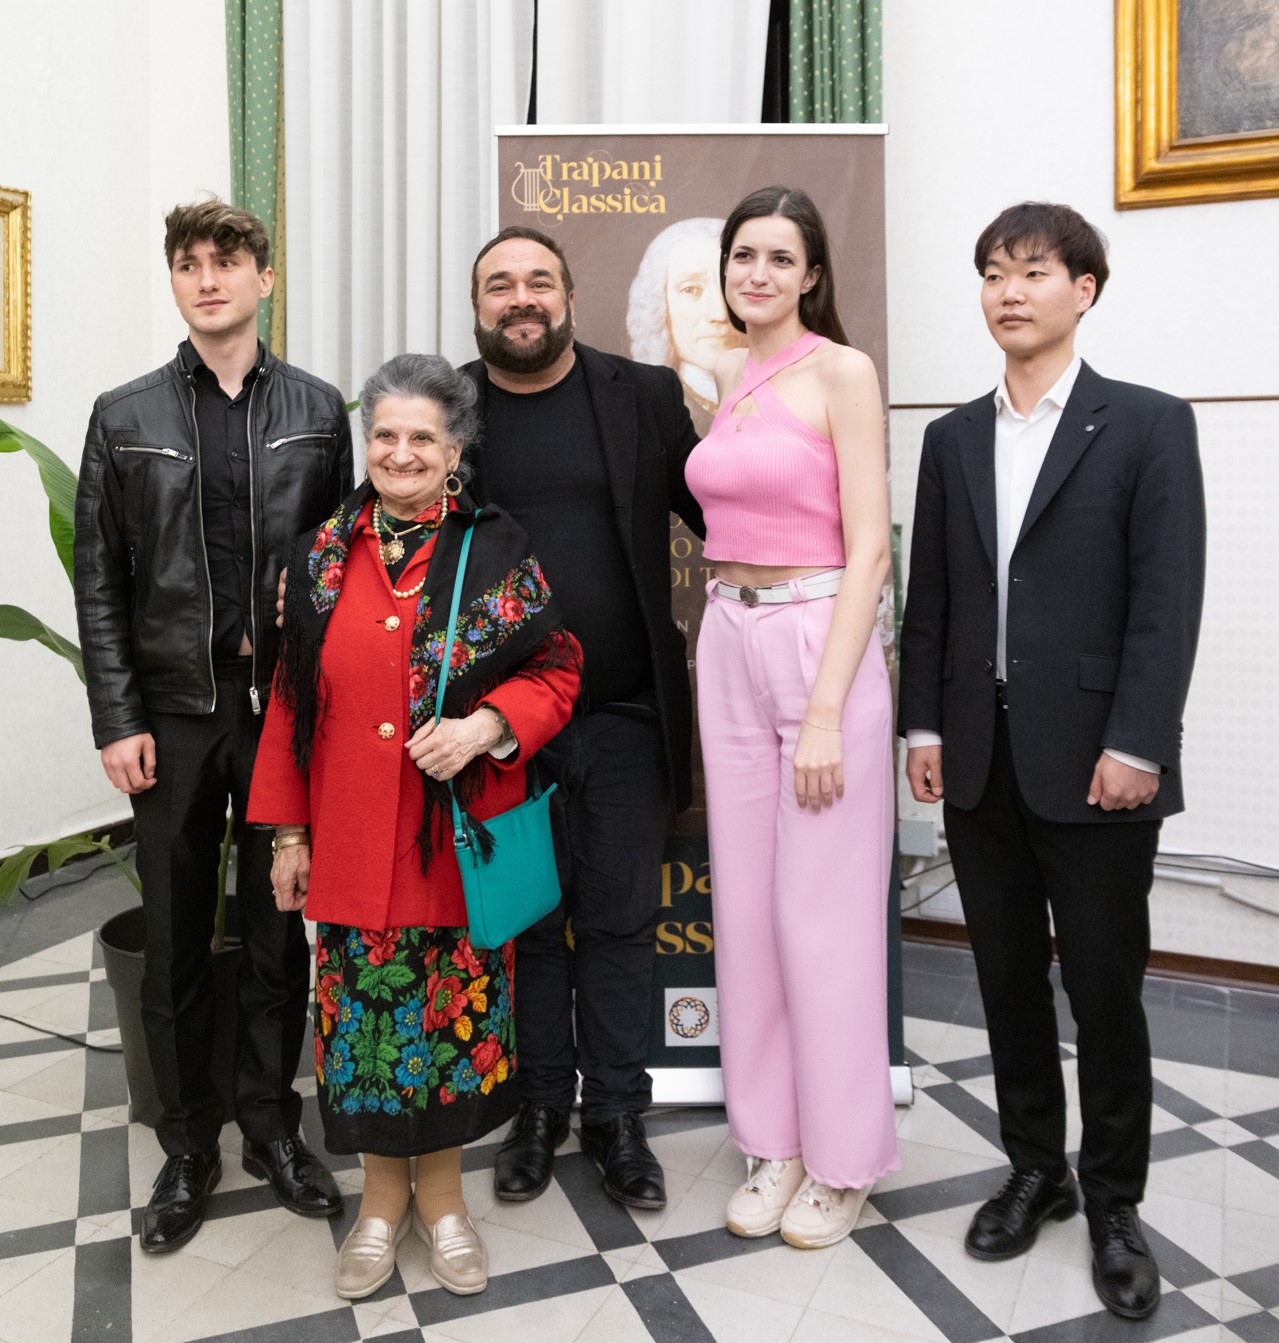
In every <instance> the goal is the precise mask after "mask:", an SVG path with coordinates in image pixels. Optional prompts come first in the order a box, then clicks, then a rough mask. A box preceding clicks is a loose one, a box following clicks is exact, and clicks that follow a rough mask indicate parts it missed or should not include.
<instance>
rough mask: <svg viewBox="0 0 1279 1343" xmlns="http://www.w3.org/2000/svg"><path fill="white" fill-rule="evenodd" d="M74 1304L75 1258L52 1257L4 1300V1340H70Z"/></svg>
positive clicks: (0, 1333) (0, 1306) (0, 1324)
mask: <svg viewBox="0 0 1279 1343" xmlns="http://www.w3.org/2000/svg"><path fill="white" fill-rule="evenodd" d="M74 1304H75V1255H74V1254H71V1253H66V1254H55V1255H52V1256H50V1257H49V1259H48V1262H47V1263H45V1264H44V1265H43V1267H41V1268H40V1269H38V1270H37V1271H36V1272H35V1273H32V1274H31V1275H30V1276H28V1277H24V1278H23V1279H22V1280H21V1281H20V1282H18V1283H16V1284H15V1285H14V1286H12V1287H11V1288H10V1289H9V1290H8V1291H7V1292H5V1293H4V1295H3V1296H0V1340H2V1341H3V1343H32V1340H34V1339H41V1340H44V1339H49V1340H54V1339H57V1340H62V1339H68V1338H70V1337H71V1316H72V1311H73V1309H74Z"/></svg>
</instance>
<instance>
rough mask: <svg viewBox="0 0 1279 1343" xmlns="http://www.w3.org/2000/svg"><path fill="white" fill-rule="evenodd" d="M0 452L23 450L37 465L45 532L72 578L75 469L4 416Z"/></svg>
mask: <svg viewBox="0 0 1279 1343" xmlns="http://www.w3.org/2000/svg"><path fill="white" fill-rule="evenodd" d="M0 452H25V453H27V454H28V456H30V457H31V458H32V459H33V460H34V461H35V464H36V466H38V467H39V468H40V483H41V484H42V485H43V486H44V492H45V495H46V496H47V497H48V500H49V535H50V536H52V537H53V544H54V546H55V547H56V548H57V552H58V558H59V559H60V560H61V561H62V567H63V568H64V569H65V570H66V571H67V578H68V579H70V580H72V581H74V568H73V565H74V561H73V559H72V553H71V552H72V542H73V540H74V537H75V492H76V478H75V472H73V471H72V470H71V468H70V467H69V466H68V465H67V464H66V462H64V461H63V460H62V458H61V457H59V456H58V454H57V453H56V452H54V451H53V449H52V448H47V447H45V445H44V444H43V443H41V442H40V440H39V439H36V438H32V437H31V435H30V434H24V433H23V432H22V430H21V429H18V428H16V427H15V426H14V425H12V424H9V423H7V422H6V421H4V420H0Z"/></svg>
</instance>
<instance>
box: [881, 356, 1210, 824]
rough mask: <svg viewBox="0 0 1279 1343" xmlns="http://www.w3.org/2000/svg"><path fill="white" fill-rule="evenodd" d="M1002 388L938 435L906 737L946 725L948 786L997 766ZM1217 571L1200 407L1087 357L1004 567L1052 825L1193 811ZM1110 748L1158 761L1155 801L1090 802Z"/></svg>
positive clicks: (1015, 671)
mask: <svg viewBox="0 0 1279 1343" xmlns="http://www.w3.org/2000/svg"><path fill="white" fill-rule="evenodd" d="M995 564H996V523H995V403H994V397H993V395H987V396H984V397H982V398H980V399H979V400H977V401H973V402H971V403H969V404H968V405H967V406H961V407H960V408H959V409H958V410H954V411H952V412H951V413H950V414H949V415H945V416H943V417H942V418H941V419H939V420H935V421H934V422H933V423H932V424H930V425H929V426H928V430H927V432H926V433H925V436H924V447H923V456H922V458H921V461H920V467H919V487H918V492H917V494H916V500H915V529H914V536H913V539H912V543H911V561H910V586H909V589H908V596H907V602H906V611H905V616H904V619H903V624H902V639H901V695H900V701H899V714H898V725H899V729H900V730H901V731H902V732H905V731H907V730H908V729H912V728H923V729H929V730H932V731H935V732H939V733H941V735H942V739H943V745H942V777H943V782H944V785H945V796H946V800H947V801H948V802H950V803H952V804H953V805H954V806H957V807H960V808H962V809H965V810H967V809H971V808H972V807H975V806H976V805H977V803H978V802H979V801H980V800H981V796H982V793H983V791H984V789H985V786H986V778H987V775H988V773H989V770H990V759H991V749H992V743H993V739H994V727H995V713H996V708H995V693H994V685H993V682H994V672H995V651H996V650H995V644H996V638H997V622H998V612H997V588H996V569H995ZM1203 583H1204V500H1203V478H1202V474H1201V471H1200V467H1199V453H1198V446H1197V437H1196V433H1195V420H1194V415H1193V413H1192V411H1191V409H1190V407H1189V406H1188V405H1187V404H1186V403H1185V402H1184V401H1179V400H1177V399H1176V398H1175V397H1171V396H1167V395H1166V394H1164V393H1162V392H1156V391H1153V390H1152V389H1151V388H1149V387H1138V386H1135V385H1134V384H1132V383H1124V382H1113V381H1111V380H1110V379H1109V378H1102V377H1099V376H1098V375H1097V374H1096V373H1095V372H1093V370H1092V369H1091V368H1089V367H1088V365H1087V364H1083V365H1082V367H1081V368H1080V371H1079V376H1078V379H1077V381H1076V382H1075V386H1074V389H1073V391H1072V392H1071V396H1070V399H1069V401H1068V402H1067V404H1066V406H1065V408H1064V410H1063V411H1062V416H1061V421H1060V423H1059V424H1058V426H1057V431H1056V433H1055V434H1054V435H1053V440H1052V443H1051V445H1050V446H1049V449H1048V454H1047V456H1046V458H1045V459H1044V465H1043V468H1042V469H1041V471H1040V473H1039V478H1038V480H1037V481H1036V483H1035V487H1034V491H1033V492H1032V494H1031V498H1030V504H1029V506H1028V507H1027V509H1026V517H1025V521H1024V522H1023V524H1022V528H1021V532H1020V534H1019V536H1018V539H1017V542H1016V545H1015V547H1014V549H1013V552H1012V557H1011V561H1010V563H1009V585H1008V586H1009V592H1008V628H1007V668H1006V675H1007V680H1008V686H1007V695H1008V727H1009V733H1010V740H1011V743H1012V751H1013V761H1014V766H1015V769H1016V773H1017V782H1018V785H1019V787H1020V789H1021V792H1022V795H1023V797H1024V798H1025V800H1026V802H1027V804H1028V805H1029V806H1030V808H1031V809H1032V810H1033V811H1034V812H1035V813H1036V815H1039V816H1042V817H1043V818H1044V819H1046V820H1051V821H1067V822H1071V821H1105V822H1115V821H1133V820H1146V819H1150V818H1153V817H1163V816H1171V815H1173V814H1174V813H1175V812H1178V811H1181V810H1182V808H1183V805H1184V803H1183V799H1182V786H1181V773H1180V763H1181V715H1182V710H1183V707H1184V705H1185V701H1186V692H1187V689H1188V688H1189V684H1190V672H1191V667H1192V665H1193V662H1194V655H1195V644H1196V641H1197V639H1198V634H1199V615H1200V609H1201V606H1202V602H1203ZM1104 747H1110V748H1112V749H1114V750H1119V751H1126V752H1129V753H1130V754H1132V755H1137V756H1141V757H1143V758H1144V759H1147V760H1153V761H1157V762H1158V763H1159V765H1160V766H1161V767H1162V770H1163V776H1162V779H1161V782H1160V786H1159V792H1158V793H1157V794H1156V795H1155V798H1154V801H1153V802H1151V803H1149V804H1148V805H1146V806H1143V807H1138V808H1136V809H1134V810H1132V811H1114V812H1105V811H1102V810H1101V809H1100V807H1095V806H1093V807H1090V806H1088V803H1087V796H1088V785H1089V781H1090V780H1091V778H1092V773H1093V769H1094V767H1095V765H1096V763H1097V757H1098V756H1099V755H1100V753H1101V751H1102V749H1103V748H1104Z"/></svg>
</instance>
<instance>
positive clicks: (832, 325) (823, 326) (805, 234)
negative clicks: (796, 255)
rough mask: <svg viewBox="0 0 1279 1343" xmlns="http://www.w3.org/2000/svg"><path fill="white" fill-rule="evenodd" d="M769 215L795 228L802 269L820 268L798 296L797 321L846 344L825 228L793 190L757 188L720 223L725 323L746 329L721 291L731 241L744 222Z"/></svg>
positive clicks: (814, 208) (809, 204)
mask: <svg viewBox="0 0 1279 1343" xmlns="http://www.w3.org/2000/svg"><path fill="white" fill-rule="evenodd" d="M769 215H781V217H782V218H783V219H789V220H790V221H791V223H792V224H794V225H795V227H796V228H797V229H799V236H800V238H801V239H802V241H803V244H804V261H805V265H806V268H807V269H811V268H812V267H814V266H816V267H819V268H820V269H819V270H818V272H817V283H816V284H815V285H813V287H812V288H811V289H810V290H809V291H808V292H807V293H806V294H801V295H800V296H799V320H800V321H801V322H803V324H804V325H805V326H806V327H807V328H808V329H809V330H810V331H816V332H817V334H818V335H819V336H825V337H826V338H827V339H828V340H833V341H834V342H835V343H836V344H837V345H848V344H850V343H851V342H850V341H849V339H848V337H847V335H845V334H844V326H843V323H842V322H841V321H840V320H839V313H838V312H837V311H836V308H835V277H834V275H833V274H832V273H831V264H830V246H829V245H828V243H827V241H826V225H825V224H823V223H822V217H821V215H820V214H818V212H817V206H815V205H814V204H813V202H812V199H811V198H810V197H809V195H808V193H807V192H806V191H800V190H798V189H797V188H795V187H761V188H760V189H759V190H758V191H752V192H751V194H750V195H749V196H747V197H746V199H745V200H743V201H741V202H739V203H738V204H737V205H736V206H734V208H733V212H732V214H730V215H729V216H728V218H727V219H726V220H725V221H724V231H723V232H722V233H721V234H720V235H719V289H720V293H721V294H724V306H725V307H726V308H727V309H728V320H729V321H730V322H732V324H733V326H734V327H735V328H736V329H737V330H738V331H745V330H746V323H745V322H743V321H742V319H741V318H740V317H739V316H738V315H737V314H736V313H735V312H734V311H733V309H732V306H731V305H730V304H729V301H728V295H727V293H725V291H724V274H725V271H726V270H727V268H728V254H729V252H730V251H732V248H733V239H734V238H735V237H736V236H737V230H738V229H740V228H741V226H742V225H743V224H744V223H746V221H747V220H748V219H764V218H767V217H768V216H769Z"/></svg>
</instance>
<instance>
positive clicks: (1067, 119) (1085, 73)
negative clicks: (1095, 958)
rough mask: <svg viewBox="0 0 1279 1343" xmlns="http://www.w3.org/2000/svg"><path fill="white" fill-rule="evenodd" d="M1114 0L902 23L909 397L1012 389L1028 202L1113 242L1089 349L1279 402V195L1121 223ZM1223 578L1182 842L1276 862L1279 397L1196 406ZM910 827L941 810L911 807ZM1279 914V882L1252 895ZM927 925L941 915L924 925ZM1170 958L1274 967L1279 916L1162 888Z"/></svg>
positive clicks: (1113, 362) (1158, 373)
mask: <svg viewBox="0 0 1279 1343" xmlns="http://www.w3.org/2000/svg"><path fill="white" fill-rule="evenodd" d="M1113 23H1114V20H1113V6H1112V5H1111V3H1110V0H965V2H964V3H963V4H954V5H939V4H936V3H935V0H893V3H892V4H890V5H885V6H884V98H885V120H886V121H887V122H888V125H889V129H890V133H889V137H888V144H887V227H888V299H889V305H888V310H889V387H890V400H891V402H892V403H893V404H894V405H896V406H898V407H907V406H914V405H921V404H923V405H937V404H941V405H948V404H957V403H962V402H964V401H968V400H971V399H972V398H973V397H975V396H978V395H980V394H981V393H982V392H983V391H985V390H987V389H989V388H992V387H993V386H994V385H995V382H996V381H997V379H998V376H999V372H1000V367H1001V359H1000V355H999V351H998V349H997V348H996V346H995V345H994V342H993V341H991V339H990V337H989V335H988V334H987V332H986V328H985V324H984V322H983V320H982V317H981V311H980V308H979V304H978V276H977V272H976V270H975V269H974V267H973V262H972V249H973V244H974V243H975V241H976V238H977V235H978V234H979V233H980V232H981V230H982V228H983V227H984V226H985V225H986V224H987V223H988V222H989V221H990V220H991V219H993V218H994V216H995V215H996V214H997V213H998V212H999V211H1000V210H1001V209H1003V208H1004V206H1006V205H1009V204H1012V203H1014V202H1016V201H1018V200H1025V199H1048V200H1059V201H1066V202H1069V203H1070V204H1072V205H1074V206H1075V207H1076V208H1077V209H1079V210H1080V211H1082V213H1083V214H1084V215H1086V216H1087V217H1088V218H1089V219H1090V220H1092V222H1093V223H1095V224H1097V225H1098V226H1099V227H1100V228H1101V229H1102V231H1103V232H1104V233H1105V234H1106V235H1107V237H1108V238H1109V239H1110V244H1111V250H1110V260H1111V267H1112V275H1111V279H1110V281H1109V283H1108V284H1107V287H1106V290H1105V293H1104V294H1103V296H1102V298H1101V301H1100V303H1099V304H1098V306H1097V308H1096V310H1095V311H1093V312H1090V313H1089V314H1088V315H1087V316H1086V317H1085V318H1084V321H1083V325H1082V326H1081V328H1080V336H1079V343H1078V347H1079V349H1080V352H1081V353H1082V354H1083V355H1084V357H1085V358H1086V359H1087V360H1089V362H1090V363H1092V364H1093V365H1094V366H1095V367H1097V368H1098V369H1100V370H1101V371H1102V372H1104V373H1105V374H1107V375H1108V376H1111V377H1117V378H1123V379H1126V380H1129V381H1133V382H1142V383H1147V384H1149V385H1152V386H1155V387H1160V388H1163V389H1164V390H1166V391H1169V392H1173V393H1175V394H1177V395H1179V396H1184V397H1187V398H1190V399H1195V398H1204V397H1209V398H1217V397H1224V398H1245V397H1258V396H1270V397H1276V396H1279V317H1277V316H1276V314H1279V248H1277V247H1276V245H1275V240H1276V239H1277V238H1279V199H1270V200H1259V201H1239V202H1229V203H1222V204H1214V205H1194V206H1179V207H1173V208H1161V209H1153V210H1126V211H1116V210H1115V209H1114V205H1113V201H1114V86H1113V70H1114V64H1113V55H1112V53H1113ZM1195 410H1196V415H1197V417H1198V421H1199V431H1200V444H1201V450H1202V455H1203V461H1204V475H1205V483H1206V490H1207V496H1208V526H1209V539H1208V585H1207V600H1206V606H1205V612H1204V624H1203V634H1202V637H1201V640H1200V652H1199V658H1198V662H1197V665H1196V671H1195V679H1194V684H1193V686H1192V689H1191V695H1190V702H1189V705H1188V707H1187V713H1186V730H1185V740H1186V747H1185V758H1184V769H1185V776H1186V792H1187V804H1188V805H1187V811H1186V813H1185V814H1184V815H1182V816H1178V817H1175V818H1174V819H1173V820H1171V821H1169V822H1168V823H1167V824H1166V825H1165V827H1164V830H1163V836H1162V844H1163V846H1164V847H1165V848H1167V847H1173V848H1181V849H1195V850H1201V851H1207V852H1211V853H1218V854H1228V855H1233V856H1236V857H1240V858H1246V859H1251V860H1253V861H1255V862H1263V863H1268V864H1271V865H1279V826H1277V825H1276V824H1275V817H1276V815H1277V814H1279V771H1276V770H1274V769H1273V768H1272V767H1271V762H1272V761H1274V760H1275V759H1276V758H1279V715H1276V713H1275V703H1276V694H1275V684H1276V673H1275V667H1276V666H1277V665H1279V595H1277V593H1279V584H1276V580H1275V574H1276V572H1277V571H1279V541H1277V540H1276V531H1275V524H1274V513H1275V505H1276V503H1277V502H1279V452H1277V451H1276V449H1279V400H1270V401H1264V402H1256V401H1251V402H1250V401H1243V400H1232V399H1227V400H1226V401H1224V402H1217V403H1210V404H1200V405H1197V406H1196V408H1195ZM940 413H942V412H941V411H938V410H931V411H924V410H910V409H898V410H896V411H894V412H893V415H892V435H893V472H894V488H893V509H894V517H895V519H897V520H898V521H901V522H903V523H904V524H905V525H906V536H905V538H904V539H905V542H906V546H907V552H908V547H909V524H910V517H911V512H912V510H913V507H914V479H915V472H916V469H917V466H918V460H919V446H920V436H921V434H922V432H923V429H924V426H925V425H926V424H927V422H928V421H929V419H931V418H933V416H935V415H937V414H940ZM902 809H903V814H906V815H923V814H925V809H921V808H918V807H916V806H915V805H914V804H913V803H911V802H910V801H909V795H908V794H907V795H906V798H905V800H904V802H903V808H902ZM1230 884H1231V885H1235V886H1239V887H1241V888H1245V889H1247V890H1250V891H1251V892H1252V893H1253V894H1254V895H1255V896H1257V897H1259V898H1261V899H1262V900H1264V901H1268V902H1269V903H1270V904H1271V905H1272V906H1273V907H1274V908H1275V909H1276V910H1279V889H1277V888H1276V884H1275V883H1273V882H1270V883H1265V884H1262V883H1259V882H1257V883H1248V882H1240V881H1234V880H1232V881H1231V883H1230ZM921 912H924V911H921ZM1152 920H1153V925H1154V940H1155V945H1156V947H1158V948H1160V949H1163V950H1169V951H1179V952H1185V953H1191V954H1199V955H1207V956H1219V957H1224V958H1228V959H1237V960H1246V961H1255V962H1262V963H1269V964H1273V963H1275V962H1276V961H1279V918H1275V917H1271V916H1268V915H1266V914H1263V913H1258V912H1256V911H1254V910H1251V909H1248V908H1245V907H1244V906H1241V905H1238V904H1234V903H1232V902H1230V901H1227V900H1224V899H1223V898H1222V897H1220V896H1219V895H1215V894H1214V893H1212V892H1210V891H1204V890H1201V889H1195V888H1190V887H1174V886H1171V885H1167V884H1165V883H1163V882H1160V883H1158V884H1157V886H1156V892H1155V896H1154V899H1153V901H1152Z"/></svg>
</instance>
